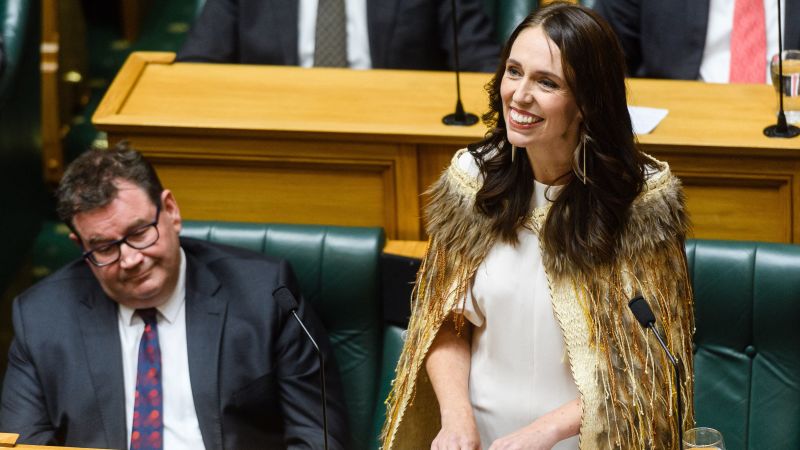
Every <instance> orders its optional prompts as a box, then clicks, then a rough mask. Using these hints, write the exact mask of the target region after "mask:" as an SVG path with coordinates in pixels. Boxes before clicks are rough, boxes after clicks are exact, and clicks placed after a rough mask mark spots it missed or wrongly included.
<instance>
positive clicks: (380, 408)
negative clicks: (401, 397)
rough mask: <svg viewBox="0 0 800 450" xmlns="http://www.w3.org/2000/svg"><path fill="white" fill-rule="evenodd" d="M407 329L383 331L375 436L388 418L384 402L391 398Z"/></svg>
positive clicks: (393, 326)
mask: <svg viewBox="0 0 800 450" xmlns="http://www.w3.org/2000/svg"><path fill="white" fill-rule="evenodd" d="M404 333H405V329H404V328H402V327H398V326H396V325H387V326H386V327H385V328H384V329H383V358H382V360H381V372H380V377H381V378H380V379H381V382H380V391H378V402H377V403H376V405H375V424H374V426H375V436H379V435H380V432H381V428H383V421H384V419H385V418H386V404H385V403H384V400H386V397H388V396H389V390H390V389H391V387H392V380H394V373H395V368H396V367H397V361H398V360H399V359H400V352H402V351H403V341H404Z"/></svg>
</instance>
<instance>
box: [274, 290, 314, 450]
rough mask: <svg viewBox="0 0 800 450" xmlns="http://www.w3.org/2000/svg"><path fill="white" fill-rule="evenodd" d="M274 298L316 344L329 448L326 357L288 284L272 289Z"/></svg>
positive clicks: (312, 343)
mask: <svg viewBox="0 0 800 450" xmlns="http://www.w3.org/2000/svg"><path fill="white" fill-rule="evenodd" d="M272 298H274V299H275V301H276V302H278V306H280V307H281V309H283V310H285V311H288V312H290V313H291V314H292V315H293V316H294V318H295V320H297V323H299V324H300V328H302V329H303V331H304V332H305V334H306V336H307V337H308V340H309V341H311V345H312V346H314V350H315V351H316V352H317V357H318V358H319V368H320V371H319V379H320V384H321V385H322V393H321V394H322V395H321V397H322V437H323V443H324V445H325V447H324V448H325V450H328V406H327V403H328V402H327V400H328V393H327V391H326V389H325V359H324V358H323V357H322V351H320V349H319V346H318V345H317V341H315V340H314V337H313V336H311V333H310V332H309V331H308V328H306V326H305V324H304V323H303V321H302V320H301V319H300V316H298V315H297V308H298V307H299V306H298V305H297V299H295V298H294V294H292V291H290V290H289V288H287V287H286V286H283V285H281V286H278V287H277V288H276V289H275V290H274V291H272Z"/></svg>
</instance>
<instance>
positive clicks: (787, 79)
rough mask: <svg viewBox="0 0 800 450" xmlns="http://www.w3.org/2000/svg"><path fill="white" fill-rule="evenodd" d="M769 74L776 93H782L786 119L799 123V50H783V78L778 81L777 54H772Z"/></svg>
mask: <svg viewBox="0 0 800 450" xmlns="http://www.w3.org/2000/svg"><path fill="white" fill-rule="evenodd" d="M770 74H771V76H772V85H773V86H774V87H775V92H776V93H777V94H778V95H780V93H781V92H782V93H783V109H784V111H786V121H787V122H789V123H793V124H800V50H784V51H783V78H782V79H781V80H780V81H779V80H778V55H777V54H775V55H773V56H772V60H771V62H770ZM778 101H780V99H779V100H778ZM776 110H777V108H776Z"/></svg>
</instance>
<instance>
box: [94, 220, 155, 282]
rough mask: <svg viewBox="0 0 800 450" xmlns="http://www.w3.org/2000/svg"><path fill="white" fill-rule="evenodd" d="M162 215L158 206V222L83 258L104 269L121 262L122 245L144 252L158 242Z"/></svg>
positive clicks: (136, 230)
mask: <svg viewBox="0 0 800 450" xmlns="http://www.w3.org/2000/svg"><path fill="white" fill-rule="evenodd" d="M160 214H161V206H158V207H156V220H154V221H153V222H151V223H148V224H147V225H142V226H141V227H139V228H137V229H135V230H133V231H131V232H130V233H128V234H127V235H126V236H125V237H123V238H122V239H118V240H116V241H113V242H109V243H107V244H103V245H101V246H99V247H96V248H93V249H91V250H88V251H85V252H83V258H84V259H87V260H89V262H90V263H92V264H94V265H95V266H97V267H104V266H108V265H111V264H114V263H115V262H117V261H119V258H120V255H121V251H120V246H122V244H126V245H127V246H128V247H131V248H135V249H136V250H144V249H146V248H147V247H150V246H152V245H153V244H155V243H156V242H158V237H159V234H158V216H159V215H160Z"/></svg>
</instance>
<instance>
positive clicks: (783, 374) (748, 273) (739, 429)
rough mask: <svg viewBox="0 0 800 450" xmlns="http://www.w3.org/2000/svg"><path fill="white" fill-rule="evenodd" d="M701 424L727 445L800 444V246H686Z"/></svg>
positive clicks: (790, 449) (777, 448) (736, 449)
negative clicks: (712, 429) (693, 302)
mask: <svg viewBox="0 0 800 450" xmlns="http://www.w3.org/2000/svg"><path fill="white" fill-rule="evenodd" d="M686 254H687V258H688V260H689V268H690V276H691V279H692V285H693V287H694V297H695V313H696V328H697V330H696V333H695V368H694V373H695V408H696V416H697V424H698V426H708V427H712V428H716V429H718V430H720V431H721V432H722V434H723V436H724V438H725V444H726V446H727V448H728V450H740V449H747V450H750V449H752V450H755V449H770V450H797V449H800V246H797V245H786V244H767V243H754V242H730V241H703V240H697V241H690V242H688V243H687V245H686Z"/></svg>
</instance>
